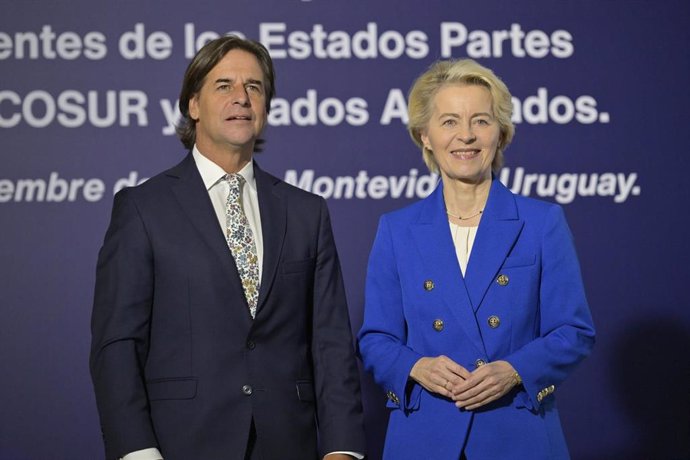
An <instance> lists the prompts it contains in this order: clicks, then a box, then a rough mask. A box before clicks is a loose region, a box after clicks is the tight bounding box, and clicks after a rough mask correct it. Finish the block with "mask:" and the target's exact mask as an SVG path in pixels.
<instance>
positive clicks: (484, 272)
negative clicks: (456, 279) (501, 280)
mask: <svg viewBox="0 0 690 460" xmlns="http://www.w3.org/2000/svg"><path fill="white" fill-rule="evenodd" d="M523 225H524V221H522V220H520V219H519V218H518V212H517V207H516V205H515V197H514V196H513V195H512V193H511V192H510V191H508V189H506V188H505V187H504V186H503V184H501V182H499V180H498V179H495V178H494V180H493V183H492V184H491V190H490V191H489V198H488V200H487V202H486V207H485V209H484V213H483V215H482V219H481V222H480V224H479V229H478V230H477V236H476V238H475V240H474V245H473V246H472V253H471V254H470V260H469V263H468V264H467V271H466V273H465V285H466V286H467V290H468V293H469V296H470V300H471V302H472V306H473V308H474V311H475V312H476V311H477V310H478V309H479V307H480V306H481V303H482V300H483V299H484V295H485V294H486V291H487V289H488V288H489V286H490V285H491V283H492V282H494V280H495V278H496V276H497V275H498V270H499V269H500V268H501V265H502V264H503V261H504V260H505V258H506V256H507V255H508V253H509V252H510V250H511V248H512V247H513V245H514V244H515V241H516V240H517V237H518V236H519V235H520V232H521V231H522V227H523Z"/></svg>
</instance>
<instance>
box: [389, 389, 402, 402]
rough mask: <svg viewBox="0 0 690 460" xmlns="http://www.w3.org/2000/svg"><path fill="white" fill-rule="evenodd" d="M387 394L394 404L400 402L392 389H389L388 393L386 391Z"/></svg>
mask: <svg viewBox="0 0 690 460" xmlns="http://www.w3.org/2000/svg"><path fill="white" fill-rule="evenodd" d="M386 396H388V399H390V400H391V402H393V403H394V404H400V400H399V399H398V397H397V396H396V394H395V393H393V392H392V391H388V393H386Z"/></svg>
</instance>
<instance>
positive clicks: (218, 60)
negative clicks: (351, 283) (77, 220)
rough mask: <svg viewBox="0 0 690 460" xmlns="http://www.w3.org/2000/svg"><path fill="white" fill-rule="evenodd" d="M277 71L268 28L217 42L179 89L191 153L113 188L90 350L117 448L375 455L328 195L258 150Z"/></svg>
mask: <svg viewBox="0 0 690 460" xmlns="http://www.w3.org/2000/svg"><path fill="white" fill-rule="evenodd" d="M273 75H274V74H273V64H272V62H271V58H270V56H269V54H268V52H267V51H266V49H265V48H264V47H263V46H262V45H261V44H259V43H256V42H253V41H249V40H243V39H240V38H238V37H234V36H228V37H223V38H219V39H217V40H214V41H213V42H210V43H209V44H207V45H206V46H205V47H204V48H202V49H201V50H200V51H199V53H198V54H197V55H196V56H195V57H194V59H193V60H192V62H191V63H190V65H189V67H188V68H187V72H186V73H185V77H184V82H183V86H182V92H181V95H180V109H181V112H182V114H183V116H184V119H183V121H182V123H181V125H180V127H179V129H178V134H179V135H180V137H181V140H182V142H183V144H184V145H185V146H186V147H187V148H190V149H191V153H190V154H189V155H187V157H186V158H185V159H184V160H183V161H182V162H181V163H180V164H178V165H177V166H175V167H174V168H172V169H170V170H168V171H166V172H164V173H163V174H160V175H158V176H156V177H154V178H152V179H150V180H148V181H147V182H146V183H144V184H142V185H141V186H138V187H133V188H129V189H124V190H122V191H121V192H120V193H118V194H117V196H116V197H115V203H114V206H113V214H112V220H111V223H110V227H109V229H108V232H107V234H106V237H105V242H104V244H103V247H102V249H101V251H100V254H99V260H98V268H97V276H96V290H95V300H94V308H93V318H92V334H93V342H92V350H91V373H92V377H93V382H94V387H95V391H96V400H97V403H98V409H99V413H100V419H101V426H102V431H103V436H104V441H105V447H106V456H107V458H108V459H118V458H122V457H124V459H125V460H130V459H132V460H140V459H161V458H164V459H165V460H195V459H204V460H214V459H228V460H243V459H246V460H256V459H260V460H273V459H295V460H311V459H317V458H319V457H318V456H319V455H323V454H324V453H326V457H327V460H342V459H352V458H362V455H361V453H362V452H364V442H365V441H364V434H363V430H362V410H361V403H360V388H359V376H358V372H357V366H356V362H355V358H354V352H353V346H352V337H351V331H350V322H349V317H348V311H347V306H346V303H345V295H344V289H343V285H342V277H341V273H340V267H339V262H338V256H337V253H336V249H335V245H334V241H333V236H332V232H331V227H330V220H329V217H328V211H327V208H326V204H325V202H324V200H323V199H321V198H319V197H317V196H315V195H312V194H309V193H307V192H304V191H302V190H299V189H297V188H294V187H292V186H290V185H288V184H286V183H284V182H282V181H280V180H279V179H276V178H275V177H273V176H271V175H269V174H267V173H265V172H264V171H262V170H261V169H260V168H259V167H258V165H257V164H256V163H255V162H253V159H252V154H253V151H254V150H255V147H256V145H257V142H261V141H260V139H259V135H260V134H261V131H262V129H263V127H264V124H265V122H266V116H267V113H268V110H269V107H270V101H271V98H272V97H273V94H274V76H273ZM317 438H318V446H317Z"/></svg>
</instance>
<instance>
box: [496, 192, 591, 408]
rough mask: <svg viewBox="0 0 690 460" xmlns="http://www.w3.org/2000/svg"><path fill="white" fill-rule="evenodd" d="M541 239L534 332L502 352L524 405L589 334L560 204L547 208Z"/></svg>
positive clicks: (552, 381) (553, 381) (556, 379)
mask: <svg viewBox="0 0 690 460" xmlns="http://www.w3.org/2000/svg"><path fill="white" fill-rule="evenodd" d="M541 244H542V251H541V257H542V264H541V279H540V280H541V284H540V287H539V319H540V322H539V336H538V337H537V338H536V339H535V340H533V341H531V342H529V343H528V344H527V345H525V346H524V347H522V348H520V349H519V350H517V351H515V352H514V353H512V354H511V355H509V356H507V357H506V358H505V360H506V361H508V362H510V363H511V364H512V365H513V367H514V368H515V369H516V370H517V371H518V373H519V374H520V376H521V378H522V382H523V386H524V388H525V391H526V395H527V402H526V406H527V407H528V408H531V409H533V410H536V409H538V408H539V406H540V404H541V403H542V401H545V399H544V398H547V397H548V396H550V395H551V393H553V391H554V389H555V388H556V387H557V386H558V385H560V383H561V382H563V380H565V378H566V377H567V376H568V375H569V374H570V373H571V372H572V371H573V370H574V368H575V366H576V365H577V364H578V363H579V362H580V361H581V360H582V359H584V358H585V357H586V356H587V355H588V354H589V353H590V351H591V349H592V347H593V345H594V337H595V332H594V324H593V322H592V316H591V314H590V311H589V307H588V305H587V299H586V298H585V291H584V286H583V283H582V276H581V273H580V265H579V263H578V260H577V254H576V253H575V246H574V244H573V238H572V234H571V233H570V229H569V228H568V224H567V222H566V220H565V216H564V214H563V209H562V208H561V207H560V206H553V207H552V208H551V210H550V211H549V214H548V216H547V219H546V223H545V227H544V232H543V235H542V243H541Z"/></svg>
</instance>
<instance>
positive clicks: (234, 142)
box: [189, 49, 266, 154]
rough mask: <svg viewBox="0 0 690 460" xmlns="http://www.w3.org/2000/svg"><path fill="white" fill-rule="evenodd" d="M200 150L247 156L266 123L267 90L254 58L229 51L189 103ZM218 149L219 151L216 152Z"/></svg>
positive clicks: (239, 51)
mask: <svg viewBox="0 0 690 460" xmlns="http://www.w3.org/2000/svg"><path fill="white" fill-rule="evenodd" d="M189 115H190V117H191V118H192V119H194V120H196V143H197V146H198V147H199V150H201V151H202V152H204V151H208V152H211V151H217V152H220V151H233V152H241V153H249V154H251V152H252V151H253V149H254V142H255V141H256V139H257V138H258V137H259V135H260V134H261V131H262V129H263V127H264V124H265V123H266V87H265V84H264V75H263V72H262V70H261V66H260V65H259V61H258V60H257V58H256V57H255V56H254V55H253V54H251V53H249V52H247V51H244V50H241V49H233V50H230V51H229V52H228V53H227V54H226V55H225V56H224V57H223V59H221V60H220V62H218V64H216V66H215V67H214V68H213V69H211V71H210V72H209V73H208V75H206V78H205V79H204V84H203V86H202V87H201V90H200V91H199V92H198V93H197V94H195V95H194V96H193V97H192V98H191V99H190V100H189ZM219 149H220V150H219Z"/></svg>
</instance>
